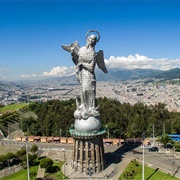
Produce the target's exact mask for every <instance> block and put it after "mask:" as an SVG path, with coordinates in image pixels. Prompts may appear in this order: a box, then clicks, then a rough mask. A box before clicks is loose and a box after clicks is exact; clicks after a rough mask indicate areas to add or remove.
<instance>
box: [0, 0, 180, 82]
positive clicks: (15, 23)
mask: <svg viewBox="0 0 180 180" xmlns="http://www.w3.org/2000/svg"><path fill="white" fill-rule="evenodd" d="M179 9H180V0H91V1H89V0H0V80H5V81H6V80H7V81H11V80H20V79H40V78H46V77H51V76H68V75H72V74H74V73H75V65H74V64H73V62H72V59H71V55H70V53H68V52H67V51H64V50H63V49H62V48H61V45H62V44H64V45H68V44H71V43H73V42H75V41H78V42H79V45H80V46H81V47H82V46H84V45H85V44H86V33H87V31H89V30H97V31H98V32H99V33H100V41H99V42H98V43H97V45H96V48H95V50H96V52H98V51H99V50H101V49H102V50H103V52H104V58H105V64H106V66H107V69H110V68H121V69H124V68H127V69H134V68H144V69H159V70H169V69H172V68H176V67H179V68H180V50H179V48H180V10H179ZM95 34H96V33H95Z"/></svg>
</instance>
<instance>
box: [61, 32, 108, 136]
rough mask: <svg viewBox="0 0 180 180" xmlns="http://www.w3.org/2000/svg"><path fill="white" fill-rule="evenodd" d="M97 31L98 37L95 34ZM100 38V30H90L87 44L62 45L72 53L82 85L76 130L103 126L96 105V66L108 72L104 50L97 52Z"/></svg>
mask: <svg viewBox="0 0 180 180" xmlns="http://www.w3.org/2000/svg"><path fill="white" fill-rule="evenodd" d="M93 32H95V33H97V35H98V37H96V36H95V35H94V34H90V33H93ZM99 40H100V34H99V32H98V31H95V30H90V31H88V32H87V34H86V45H85V46H83V47H80V46H79V44H78V42H77V41H76V42H74V43H72V44H70V45H67V46H65V45H62V48H63V49H64V50H66V51H68V52H70V53H71V56H72V60H73V62H74V64H75V65H76V78H77V80H78V82H79V83H80V86H81V103H79V102H78V100H77V99H76V105H77V109H76V111H75V112H74V117H75V119H76V120H75V124H74V126H75V131H76V132H87V133H92V132H93V133H96V132H98V131H99V129H100V128H101V122H100V118H99V112H98V107H95V99H96V77H95V72H94V70H95V66H96V64H97V66H98V67H99V68H100V69H101V70H102V71H103V72H104V73H107V69H106V66H105V63H104V55H103V51H102V50H100V51H98V52H95V45H96V43H97V42H98V41H99Z"/></svg>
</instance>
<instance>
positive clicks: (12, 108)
mask: <svg viewBox="0 0 180 180" xmlns="http://www.w3.org/2000/svg"><path fill="white" fill-rule="evenodd" d="M26 105H27V103H19V104H10V105H8V106H4V107H2V108H0V114H2V113H6V112H14V111H16V110H18V109H20V108H23V107H24V106H26Z"/></svg>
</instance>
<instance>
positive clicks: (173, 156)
mask: <svg viewBox="0 0 180 180" xmlns="http://www.w3.org/2000/svg"><path fill="white" fill-rule="evenodd" d="M175 150H176V149H175V146H174V147H173V176H174V174H175V173H174V152H175Z"/></svg>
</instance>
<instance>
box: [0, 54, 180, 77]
mask: <svg viewBox="0 0 180 180" xmlns="http://www.w3.org/2000/svg"><path fill="white" fill-rule="evenodd" d="M105 64H106V66H107V68H121V69H136V68H141V69H159V70H169V69H172V68H175V67H180V59H167V58H159V59H153V58H149V57H147V56H144V55H139V54H135V55H129V56H127V57H125V56H118V57H114V56H110V57H109V59H105ZM74 74H75V66H71V67H64V66H62V67H61V66H58V67H54V68H53V69H51V70H50V71H49V72H43V74H42V75H36V74H35V73H33V74H27V75H24V74H23V75H21V76H20V77H22V78H34V77H42V76H43V77H48V76H55V77H62V76H71V75H74ZM0 77H1V76H0Z"/></svg>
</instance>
